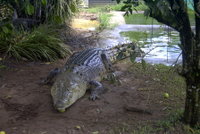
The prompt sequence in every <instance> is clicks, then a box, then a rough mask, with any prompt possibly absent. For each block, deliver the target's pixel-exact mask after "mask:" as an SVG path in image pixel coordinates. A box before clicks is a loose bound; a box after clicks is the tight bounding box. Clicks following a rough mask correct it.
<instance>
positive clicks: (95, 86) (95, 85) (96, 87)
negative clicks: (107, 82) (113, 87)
mask: <svg viewBox="0 0 200 134" xmlns="http://www.w3.org/2000/svg"><path fill="white" fill-rule="evenodd" d="M89 84H90V86H91V95H90V100H96V99H99V98H100V97H99V95H100V94H102V93H103V92H104V91H105V89H104V88H103V85H102V84H101V83H100V82H98V81H90V82H89Z"/></svg>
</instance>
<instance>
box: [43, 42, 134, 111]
mask: <svg viewBox="0 0 200 134" xmlns="http://www.w3.org/2000/svg"><path fill="white" fill-rule="evenodd" d="M130 45H131V46H130ZM133 45H134V44H127V45H121V46H122V51H120V53H119V55H124V52H125V57H126V52H128V53H130V52H131V53H132V52H133V51H134V53H138V52H137V51H135V46H133ZM124 47H125V49H124ZM126 48H129V49H131V51H130V50H128V49H126ZM114 49H115V48H114ZM114 49H113V48H112V49H110V50H111V51H110V52H111V53H109V54H111V55H109V54H107V52H108V51H107V50H104V49H101V48H92V49H87V50H84V51H81V52H78V53H75V54H73V55H72V56H71V57H70V58H69V60H68V61H67V63H66V64H65V66H64V67H63V69H61V70H60V69H58V68H56V69H54V70H53V71H51V72H50V74H49V75H48V77H47V79H46V80H45V81H44V83H53V80H55V82H54V84H53V86H52V88H51V95H52V98H53V103H54V107H55V109H57V110H58V111H60V112H64V111H65V109H66V108H68V107H69V106H71V105H72V104H73V103H75V102H76V101H77V100H78V99H79V98H81V97H82V96H84V94H85V92H86V90H87V89H88V88H90V89H91V96H90V99H91V100H95V99H97V98H99V95H100V94H101V93H102V92H103V90H104V88H103V86H102V85H101V83H100V82H99V81H101V80H102V78H103V77H104V76H105V75H109V74H111V76H112V77H110V78H113V79H115V78H114V77H113V72H114V71H113V69H112V65H111V61H110V58H113V55H114V56H117V54H118V50H120V49H119V48H118V47H116V49H117V51H113V50H114ZM124 50H125V51H124ZM112 52H114V53H112ZM108 55H109V56H108ZM120 57H121V56H120ZM121 58H123V57H121ZM114 59H115V60H116V59H117V58H115V57H114ZM112 62H115V61H114V60H113V59H112ZM55 78H56V79H55Z"/></svg>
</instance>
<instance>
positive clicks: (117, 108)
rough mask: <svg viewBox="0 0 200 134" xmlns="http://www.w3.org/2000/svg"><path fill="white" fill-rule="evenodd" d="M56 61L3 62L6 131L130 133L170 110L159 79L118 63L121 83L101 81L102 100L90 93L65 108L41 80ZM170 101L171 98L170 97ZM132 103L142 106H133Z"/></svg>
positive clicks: (1, 101)
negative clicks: (59, 109) (61, 109)
mask: <svg viewBox="0 0 200 134" xmlns="http://www.w3.org/2000/svg"><path fill="white" fill-rule="evenodd" d="M65 62H66V59H64V60H59V61H56V62H54V63H51V64H49V63H43V62H14V61H7V62H6V66H7V68H6V69H0V131H5V132H6V133H7V134H130V133H129V132H131V131H132V130H134V129H135V128H137V127H138V126H140V125H144V124H146V123H148V122H149V121H151V122H154V121H157V120H161V119H163V118H165V117H166V116H167V115H168V111H166V110H165V108H166V107H165V105H163V104H162V102H163V96H162V94H163V92H164V91H163V89H164V88H165V87H164V85H163V84H162V83H159V82H158V81H155V80H153V79H152V78H151V77H149V76H146V75H137V71H130V70H129V68H130V66H133V64H130V63H127V62H120V63H117V64H116V65H114V66H115V69H116V70H117V71H118V72H120V76H119V79H120V81H121V84H120V85H119V84H111V83H109V82H108V81H103V82H102V83H103V85H104V86H105V87H106V88H107V89H108V91H107V92H106V93H104V94H103V95H102V96H101V99H99V100H96V101H90V100H89V99H88V97H89V94H90V93H89V92H87V93H86V95H85V96H84V97H82V98H81V99H79V100H78V101H77V102H76V103H75V104H73V105H72V106H71V107H70V108H68V109H67V110H66V112H64V113H58V112H57V111H56V110H55V109H54V108H53V106H52V98H51V95H50V88H51V87H50V86H46V85H41V84H40V82H41V80H42V79H44V78H45V77H46V76H47V74H48V73H49V71H50V70H51V69H54V68H56V67H61V66H63V65H64V63H65ZM171 103H173V100H172V101H171ZM130 107H136V108H138V109H139V110H145V109H147V112H143V111H139V112H136V111H131V110H130V109H129V108H130Z"/></svg>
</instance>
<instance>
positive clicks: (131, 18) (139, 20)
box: [124, 14, 161, 25]
mask: <svg viewBox="0 0 200 134" xmlns="http://www.w3.org/2000/svg"><path fill="white" fill-rule="evenodd" d="M124 18H125V21H126V24H139V25H152V24H153V25H160V24H161V23H159V22H158V21H156V20H155V19H153V18H150V17H146V16H144V14H129V15H128V16H125V17H124Z"/></svg>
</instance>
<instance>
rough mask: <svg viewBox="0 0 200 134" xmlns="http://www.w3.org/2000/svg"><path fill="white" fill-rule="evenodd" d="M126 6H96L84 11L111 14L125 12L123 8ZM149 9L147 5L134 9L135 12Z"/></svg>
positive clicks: (121, 4) (120, 4)
mask: <svg viewBox="0 0 200 134" xmlns="http://www.w3.org/2000/svg"><path fill="white" fill-rule="evenodd" d="M123 6H124V4H123V3H119V4H112V5H105V6H96V7H91V8H88V9H83V11H86V12H90V13H99V12H109V11H124V10H122V7H123ZM145 9H147V6H146V5H145V4H140V5H139V6H137V7H134V9H133V11H134V10H135V11H144V10H145Z"/></svg>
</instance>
